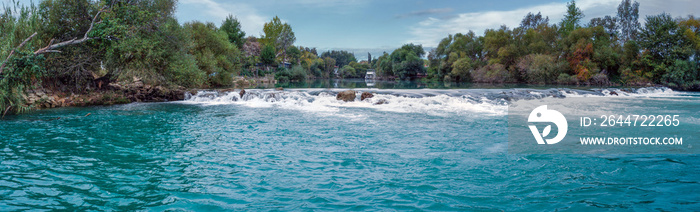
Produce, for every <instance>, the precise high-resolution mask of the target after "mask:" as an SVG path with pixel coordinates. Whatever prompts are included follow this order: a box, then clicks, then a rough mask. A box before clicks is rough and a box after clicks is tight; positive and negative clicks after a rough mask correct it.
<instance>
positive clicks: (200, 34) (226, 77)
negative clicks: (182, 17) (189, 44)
mask: <svg viewBox="0 0 700 212" xmlns="http://www.w3.org/2000/svg"><path fill="white" fill-rule="evenodd" d="M184 29H185V30H186V31H187V32H188V33H190V34H191V35H192V38H193V40H194V44H195V45H194V47H193V48H192V49H190V52H189V53H190V54H192V55H194V56H195V59H196V60H197V65H198V66H199V69H200V70H202V71H203V72H204V74H206V76H207V81H208V82H209V84H210V85H213V86H225V85H230V84H232V83H233V80H232V77H233V75H237V74H238V73H239V72H240V68H241V65H240V61H239V59H240V58H241V53H240V51H239V50H238V48H237V47H236V46H235V45H234V44H233V43H230V42H229V40H228V35H227V34H226V33H225V32H224V31H220V30H218V29H217V28H216V26H215V25H214V24H213V23H206V24H205V23H201V22H196V21H195V22H190V23H186V24H185V25H184Z"/></svg>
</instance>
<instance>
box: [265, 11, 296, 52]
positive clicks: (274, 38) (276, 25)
mask: <svg viewBox="0 0 700 212" xmlns="http://www.w3.org/2000/svg"><path fill="white" fill-rule="evenodd" d="M263 32H264V33H265V34H264V35H263V36H262V38H261V39H260V40H261V41H260V43H261V44H262V45H270V46H272V47H274V48H275V52H276V55H277V54H281V55H282V57H283V58H282V59H283V60H286V59H287V48H289V46H291V45H293V44H294V42H295V41H296V37H295V35H294V31H293V30H292V26H290V25H289V24H287V23H282V20H280V18H279V17H277V16H275V17H274V18H272V20H271V21H270V22H267V23H265V26H263Z"/></svg>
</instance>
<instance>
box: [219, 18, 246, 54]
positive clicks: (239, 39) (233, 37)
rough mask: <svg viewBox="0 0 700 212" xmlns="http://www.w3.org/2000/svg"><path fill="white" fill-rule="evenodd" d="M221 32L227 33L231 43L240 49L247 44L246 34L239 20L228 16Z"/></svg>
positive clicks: (222, 24)
mask: <svg viewBox="0 0 700 212" xmlns="http://www.w3.org/2000/svg"><path fill="white" fill-rule="evenodd" d="M220 30H221V31H224V32H225V33H226V35H227V36H228V40H229V42H231V43H233V44H235V45H236V47H238V48H239V49H241V48H243V45H244V44H245V42H246V39H245V32H244V31H243V30H242V29H241V22H239V21H238V18H236V17H233V15H228V16H227V17H226V19H225V20H224V21H223V23H221V28H220Z"/></svg>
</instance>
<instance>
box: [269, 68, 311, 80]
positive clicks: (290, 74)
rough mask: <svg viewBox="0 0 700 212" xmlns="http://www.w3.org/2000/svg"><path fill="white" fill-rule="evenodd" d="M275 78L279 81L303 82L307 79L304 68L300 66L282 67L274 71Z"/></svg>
mask: <svg viewBox="0 0 700 212" xmlns="http://www.w3.org/2000/svg"><path fill="white" fill-rule="evenodd" d="M275 79H277V80H278V81H280V82H303V81H304V80H306V79H307V73H306V70H305V69H304V68H303V67H301V66H298V65H297V66H294V67H292V69H291V70H289V69H283V70H280V71H277V72H276V73H275Z"/></svg>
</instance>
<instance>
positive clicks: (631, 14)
mask: <svg viewBox="0 0 700 212" xmlns="http://www.w3.org/2000/svg"><path fill="white" fill-rule="evenodd" d="M617 19H618V21H619V22H620V41H622V43H626V42H627V41H630V40H636V39H637V31H638V30H639V27H640V24H639V2H637V1H634V3H632V2H630V0H622V2H620V5H618V6H617Z"/></svg>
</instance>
